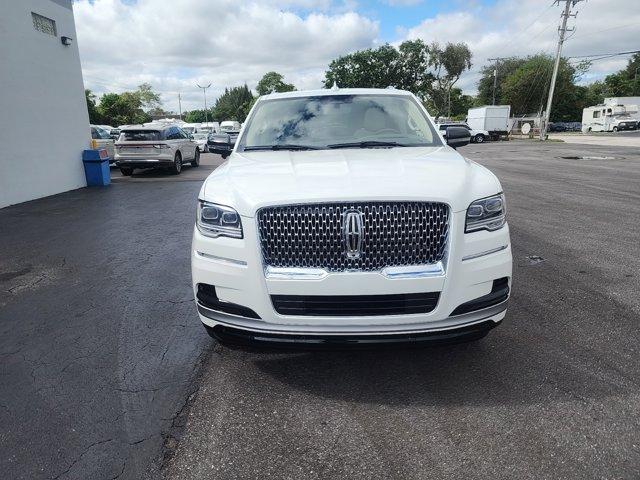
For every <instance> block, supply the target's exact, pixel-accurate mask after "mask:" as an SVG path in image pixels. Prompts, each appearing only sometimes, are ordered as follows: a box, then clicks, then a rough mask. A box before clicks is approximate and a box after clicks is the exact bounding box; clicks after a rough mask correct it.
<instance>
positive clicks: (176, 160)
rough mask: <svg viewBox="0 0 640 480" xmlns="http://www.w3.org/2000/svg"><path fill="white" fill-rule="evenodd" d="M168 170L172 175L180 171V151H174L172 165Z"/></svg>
mask: <svg viewBox="0 0 640 480" xmlns="http://www.w3.org/2000/svg"><path fill="white" fill-rule="evenodd" d="M169 171H170V172H171V173H173V174H174V175H180V172H182V155H180V152H176V156H175V157H173V166H172V167H171V168H170V169H169Z"/></svg>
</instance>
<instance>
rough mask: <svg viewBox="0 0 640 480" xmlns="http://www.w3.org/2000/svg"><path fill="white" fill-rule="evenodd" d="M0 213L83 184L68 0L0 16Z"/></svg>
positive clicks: (83, 122) (25, 5) (84, 144)
mask: <svg viewBox="0 0 640 480" xmlns="http://www.w3.org/2000/svg"><path fill="white" fill-rule="evenodd" d="M0 86H1V88H0V112H1V113H0V145H1V146H2V150H0V208H1V207H5V206H7V205H11V204H14V203H19V202H24V201H26V200H32V199H34V198H39V197H44V196H47V195H53V194H55V193H60V192H64V191H66V190H71V189H75V188H80V187H84V186H85V185H86V182H85V177H84V169H83V166H82V160H81V158H82V150H83V149H85V148H88V147H89V141H90V138H91V137H90V130H89V116H88V113H87V104H86V100H85V95H84V85H83V83H82V71H81V68H80V55H79V53H78V42H77V36H76V28H75V23H74V19H73V9H72V0H10V1H5V2H2V13H1V14H0Z"/></svg>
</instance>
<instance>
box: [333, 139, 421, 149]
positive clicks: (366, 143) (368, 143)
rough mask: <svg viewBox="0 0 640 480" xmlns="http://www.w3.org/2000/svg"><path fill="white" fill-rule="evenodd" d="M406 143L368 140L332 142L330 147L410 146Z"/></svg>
mask: <svg viewBox="0 0 640 480" xmlns="http://www.w3.org/2000/svg"><path fill="white" fill-rule="evenodd" d="M408 146H409V145H407V144H406V143H398V142H385V141H380V140H366V141H363V142H347V143H332V144H330V145H327V147H329V148H371V147H408Z"/></svg>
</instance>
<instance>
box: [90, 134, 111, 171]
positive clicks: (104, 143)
mask: <svg viewBox="0 0 640 480" xmlns="http://www.w3.org/2000/svg"><path fill="white" fill-rule="evenodd" d="M90 129H91V143H92V148H100V149H102V148H104V149H105V150H106V151H107V153H108V154H109V165H112V164H114V163H115V161H116V160H115V148H114V141H113V139H112V138H111V136H110V135H109V132H107V131H106V130H105V129H103V128H102V127H99V126H98V125H90Z"/></svg>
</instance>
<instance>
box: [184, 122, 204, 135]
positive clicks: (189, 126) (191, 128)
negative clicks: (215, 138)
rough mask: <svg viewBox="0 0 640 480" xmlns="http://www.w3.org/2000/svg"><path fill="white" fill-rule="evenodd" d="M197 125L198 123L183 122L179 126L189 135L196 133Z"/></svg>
mask: <svg viewBox="0 0 640 480" xmlns="http://www.w3.org/2000/svg"><path fill="white" fill-rule="evenodd" d="M199 126H200V124H199V123H185V124H184V125H182V126H181V127H180V128H182V130H183V131H185V132H186V133H188V134H189V135H192V134H194V133H198V127H199Z"/></svg>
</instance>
